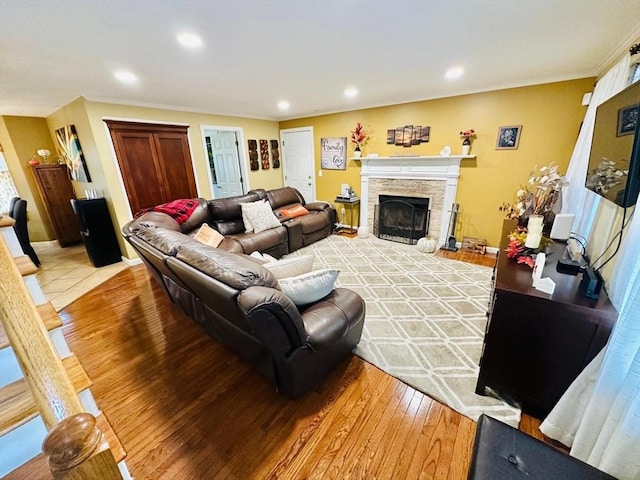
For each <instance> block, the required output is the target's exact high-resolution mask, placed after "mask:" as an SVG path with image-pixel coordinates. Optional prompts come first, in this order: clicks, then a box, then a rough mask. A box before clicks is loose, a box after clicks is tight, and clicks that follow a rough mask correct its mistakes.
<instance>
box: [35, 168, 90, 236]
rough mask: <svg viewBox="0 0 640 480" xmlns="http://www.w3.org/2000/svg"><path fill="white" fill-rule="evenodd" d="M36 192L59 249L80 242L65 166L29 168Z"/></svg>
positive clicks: (69, 182) (76, 217)
mask: <svg viewBox="0 0 640 480" xmlns="http://www.w3.org/2000/svg"><path fill="white" fill-rule="evenodd" d="M31 169H32V171H33V177H34V179H35V181H36V185H37V187H38V191H39V192H40V196H41V197H42V201H43V203H44V206H45V208H46V210H47V214H48V215H49V219H50V220H51V224H52V225H53V230H54V231H55V234H56V238H57V239H58V243H59V244H60V246H61V247H67V246H69V245H74V244H76V243H80V242H81V241H82V235H81V234H80V231H81V227H80V219H79V218H78V216H77V215H76V214H75V212H74V211H73V207H72V206H71V199H72V198H76V196H75V192H74V191H73V185H72V184H71V180H70V179H69V169H68V168H67V166H66V165H65V164H58V165H53V164H52V165H50V164H42V165H34V166H32V167H31Z"/></svg>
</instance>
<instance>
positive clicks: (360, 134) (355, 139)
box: [350, 122, 369, 158]
mask: <svg viewBox="0 0 640 480" xmlns="http://www.w3.org/2000/svg"><path fill="white" fill-rule="evenodd" d="M368 138H369V136H368V135H367V133H366V132H365V131H364V127H363V126H362V124H361V123H360V122H358V123H356V128H354V129H353V130H351V137H350V140H351V143H353V144H354V145H355V146H356V148H355V149H354V151H353V156H354V157H355V158H360V155H362V146H363V145H364V144H365V142H366V141H367V139H368Z"/></svg>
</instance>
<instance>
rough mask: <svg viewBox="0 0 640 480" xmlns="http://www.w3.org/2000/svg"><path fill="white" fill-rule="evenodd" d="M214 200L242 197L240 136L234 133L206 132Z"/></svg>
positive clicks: (205, 137)
mask: <svg viewBox="0 0 640 480" xmlns="http://www.w3.org/2000/svg"><path fill="white" fill-rule="evenodd" d="M203 135H204V140H205V146H206V149H207V158H208V160H209V173H210V177H211V189H212V191H213V198H224V197H233V196H236V195H242V194H243V193H245V192H244V188H243V186H244V182H243V178H242V171H241V163H240V154H239V149H238V146H239V142H238V135H237V133H236V132H234V131H227V130H204V131H203Z"/></svg>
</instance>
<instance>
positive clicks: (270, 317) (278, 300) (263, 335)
mask: <svg viewBox="0 0 640 480" xmlns="http://www.w3.org/2000/svg"><path fill="white" fill-rule="evenodd" d="M237 303H238V307H239V308H240V310H241V311H242V312H243V313H244V314H245V316H246V317H247V319H248V321H249V324H250V325H251V327H252V328H253V330H254V332H255V334H256V336H257V337H258V338H259V339H260V340H261V341H262V342H263V343H264V345H265V347H266V348H267V349H268V350H269V351H270V352H271V354H272V355H273V356H274V357H275V358H281V357H285V356H286V355H288V354H289V353H290V352H291V351H292V350H294V349H295V348H298V347H300V346H302V345H304V343H305V332H304V326H303V323H302V317H301V316H300V312H299V311H298V309H297V308H296V306H295V305H294V304H293V302H292V301H291V300H290V299H289V297H287V296H286V295H285V294H284V293H282V292H281V291H280V290H277V289H275V288H269V287H261V286H254V287H249V288H246V289H245V290H243V291H241V292H240V294H239V295H238V298H237Z"/></svg>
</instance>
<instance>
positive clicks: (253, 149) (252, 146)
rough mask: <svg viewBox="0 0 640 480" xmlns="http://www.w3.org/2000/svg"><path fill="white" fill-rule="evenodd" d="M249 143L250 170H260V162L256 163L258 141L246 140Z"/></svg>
mask: <svg viewBox="0 0 640 480" xmlns="http://www.w3.org/2000/svg"><path fill="white" fill-rule="evenodd" d="M247 144H248V145H249V165H250V167H251V170H260V164H259V163H258V141H257V140H247Z"/></svg>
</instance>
